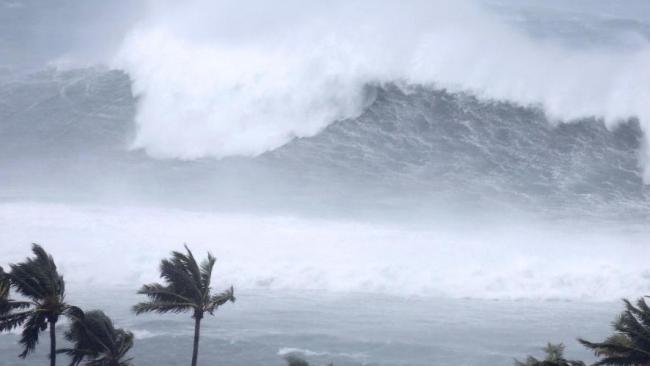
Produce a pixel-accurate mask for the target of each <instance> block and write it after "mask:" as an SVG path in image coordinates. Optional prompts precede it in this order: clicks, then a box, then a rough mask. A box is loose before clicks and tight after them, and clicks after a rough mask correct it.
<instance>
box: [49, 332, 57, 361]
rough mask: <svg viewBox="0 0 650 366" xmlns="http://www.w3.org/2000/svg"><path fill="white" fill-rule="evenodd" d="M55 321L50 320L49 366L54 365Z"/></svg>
mask: <svg viewBox="0 0 650 366" xmlns="http://www.w3.org/2000/svg"><path fill="white" fill-rule="evenodd" d="M55 327H56V322H50V366H56V328H55Z"/></svg>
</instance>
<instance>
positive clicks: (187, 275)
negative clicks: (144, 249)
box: [133, 245, 235, 366]
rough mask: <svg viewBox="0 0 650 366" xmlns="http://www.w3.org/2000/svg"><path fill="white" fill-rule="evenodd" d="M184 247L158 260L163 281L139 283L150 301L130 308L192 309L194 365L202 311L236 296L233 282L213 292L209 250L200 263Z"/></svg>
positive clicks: (138, 309) (141, 292)
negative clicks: (223, 289) (231, 284)
mask: <svg viewBox="0 0 650 366" xmlns="http://www.w3.org/2000/svg"><path fill="white" fill-rule="evenodd" d="M185 250H186V251H187V253H180V252H172V253H171V258H169V259H163V260H162V261H161V262H160V277H161V278H162V279H163V282H164V284H160V283H152V284H148V285H144V286H142V288H141V289H140V291H138V293H139V294H141V295H145V296H147V297H148V298H149V301H146V302H141V303H139V304H137V305H135V306H134V307H133V311H134V312H135V313H136V314H142V313H145V312H157V313H181V312H186V311H192V313H193V314H192V317H193V318H194V346H193V349H192V363H191V365H192V366H196V364H197V358H198V352H199V338H200V329H201V319H203V315H204V314H205V313H206V312H207V313H209V314H210V315H214V311H215V310H217V308H218V307H219V306H221V305H223V304H225V303H226V302H228V301H231V302H234V301H235V296H234V290H233V288H232V286H230V288H229V289H227V290H226V291H224V292H222V293H219V294H212V287H211V279H212V269H213V268H214V264H215V262H216V261H217V259H216V258H215V257H213V256H212V254H210V253H208V258H206V259H205V260H204V261H203V262H201V264H200V265H199V264H198V263H197V261H196V259H195V258H194V255H193V254H192V251H190V248H188V247H187V245H185Z"/></svg>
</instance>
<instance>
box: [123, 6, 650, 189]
mask: <svg viewBox="0 0 650 366" xmlns="http://www.w3.org/2000/svg"><path fill="white" fill-rule="evenodd" d="M156 4H157V5H155V6H152V9H151V11H150V15H149V16H148V17H147V18H145V19H144V20H143V21H142V22H141V23H140V24H139V25H138V26H136V27H135V28H134V29H133V30H132V31H131V33H130V34H129V36H128V37H127V38H126V39H125V41H124V43H123V45H122V48H121V50H120V52H119V53H118V54H117V56H116V57H115V59H114V61H113V63H112V65H113V66H114V67H117V68H121V69H123V70H125V71H126V72H127V73H128V74H129V75H130V76H131V78H132V79H133V91H134V93H135V95H137V96H138V97H139V98H140V100H139V108H138V113H137V116H136V122H137V125H138V134H137V137H136V139H135V143H134V146H133V147H134V148H139V149H144V150H146V151H147V152H148V153H149V154H151V155H152V156H154V157H158V158H180V159H196V158H201V157H217V158H219V157H224V156H231V155H249V156H251V155H252V156H255V155H259V154H261V153H263V152H265V151H268V150H272V149H275V148H277V147H279V146H282V145H284V144H285V143H287V142H288V141H290V140H292V139H293V138H295V137H306V136H313V135H315V134H317V133H318V132H319V131H321V130H322V129H323V128H325V127H326V126H327V125H329V124H330V123H332V122H334V121H336V120H341V119H346V118H354V117H356V116H358V115H359V114H360V113H361V112H362V111H363V109H364V107H365V106H366V105H367V103H368V100H369V98H370V99H371V98H372V96H369V95H368V94H367V88H366V86H367V85H369V84H370V85H372V84H383V83H387V82H396V81H397V82H404V83H405V84H407V85H434V86H436V87H438V88H446V89H450V90H453V91H469V92H472V93H475V94H476V95H478V96H479V97H481V98H484V99H487V100H491V99H496V100H508V101H512V102H514V103H519V104H522V105H537V106H541V107H542V109H543V110H544V111H545V113H546V114H547V115H548V116H549V119H550V120H553V121H556V122H560V121H572V120H575V119H580V118H584V117H595V118H596V119H598V120H602V121H605V123H606V124H607V125H608V126H609V127H614V126H616V125H617V124H618V123H620V122H621V121H623V120H627V119H628V118H631V117H636V118H639V120H640V124H641V127H642V129H643V130H644V131H645V130H647V126H648V123H650V122H649V121H650V109H649V108H648V107H647V103H646V101H647V100H648V99H649V98H650V88H648V87H647V85H650V73H649V72H647V68H645V67H644V65H646V64H647V63H648V60H650V46H649V44H648V41H647V40H646V41H639V42H636V47H635V48H633V49H628V50H620V49H615V50H613V49H608V48H599V47H586V48H576V49H568V48H566V47H563V46H562V45H560V44H556V43H553V42H551V41H548V40H539V39H535V38H533V37H531V36H528V35H526V34H524V33H523V32H522V31H520V30H517V29H515V28H513V27H512V26H509V25H506V24H504V23H503V22H502V21H500V20H499V19H498V18H497V17H495V16H494V15H493V14H490V13H488V12H486V11H485V10H484V9H482V8H481V7H479V6H477V5H476V4H474V3H473V2H470V1H459V2H453V3H452V2H448V1H434V2H430V1H415V2H412V3H410V4H409V6H403V4H401V3H400V2H397V1H386V2H382V3H381V4H379V5H377V4H374V3H372V4H370V3H369V2H366V1H361V2H355V3H354V4H348V3H347V2H343V1H341V2H334V3H333V4H331V6H329V7H327V9H324V8H321V7H317V8H318V9H317V10H318V13H311V12H310V11H309V10H305V9H300V10H299V15H300V16H297V17H296V18H290V19H288V20H287V22H285V23H283V24H282V25H278V24H275V23H272V22H268V21H269V18H267V17H270V18H272V17H273V16H274V15H277V13H278V12H279V11H281V10H274V9H272V7H269V6H268V5H264V4H255V3H254V2H252V5H259V6H262V8H264V9H265V10H268V12H262V13H264V14H266V15H260V16H259V19H256V20H257V21H259V22H260V23H265V22H266V23H271V24H273V25H274V26H273V27H271V28H270V29H269V30H268V31H267V32H263V34H254V33H255V32H250V30H241V29H239V28H237V27H235V28H234V29H235V30H229V29H227V27H228V24H237V22H238V19H240V18H242V19H245V18H246V17H247V16H250V14H248V13H245V12H243V13H238V12H237V11H236V9H239V7H232V9H235V11H225V12H224V11H218V10H221V9H220V7H221V6H223V7H226V8H227V7H228V6H229V3H228V2H224V3H221V4H213V3H212V2H208V1H205V0H194V1H192V2H190V3H188V4H187V5H186V4H184V6H183V7H177V6H173V5H171V3H169V2H160V3H156ZM249 5H251V4H249ZM241 8H246V7H245V6H242V7H241ZM369 9H372V10H369ZM170 14H173V17H172V18H173V19H174V20H173V21H170ZM220 14H221V15H220ZM223 14H228V16H227V19H226V18H224V19H221V18H220V17H224V15H223ZM388 20H390V21H388ZM215 24H217V25H215ZM238 30H239V31H241V33H238ZM605 31H606V30H605ZM644 149H645V148H644ZM642 155H643V160H646V159H645V156H646V155H647V152H644V153H643V154H642ZM649 174H650V173H646V174H645V175H646V177H645V178H648V177H649V176H648V175H649ZM646 180H647V179H646Z"/></svg>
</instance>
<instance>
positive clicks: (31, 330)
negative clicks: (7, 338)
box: [19, 311, 47, 358]
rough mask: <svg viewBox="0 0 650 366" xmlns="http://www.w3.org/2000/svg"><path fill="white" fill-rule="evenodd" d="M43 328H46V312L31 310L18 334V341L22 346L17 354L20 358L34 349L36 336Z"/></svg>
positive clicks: (36, 342) (36, 340) (36, 341)
mask: <svg viewBox="0 0 650 366" xmlns="http://www.w3.org/2000/svg"><path fill="white" fill-rule="evenodd" d="M45 329H47V316H46V314H45V313H43V312H37V311H34V312H31V314H30V315H29V316H28V317H27V321H26V322H25V325H24V327H23V332H22V334H21V336H20V341H19V343H20V344H21V345H22V346H23V352H22V353H21V354H20V355H19V357H20V358H25V357H27V355H28V354H30V353H31V352H33V351H34V349H35V348H36V345H37V344H38V336H39V334H40V333H41V332H42V331H44V330H45Z"/></svg>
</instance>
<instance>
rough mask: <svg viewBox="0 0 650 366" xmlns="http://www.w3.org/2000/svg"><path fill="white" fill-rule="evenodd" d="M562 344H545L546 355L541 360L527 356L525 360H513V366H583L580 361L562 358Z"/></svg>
mask: <svg viewBox="0 0 650 366" xmlns="http://www.w3.org/2000/svg"><path fill="white" fill-rule="evenodd" d="M564 348H565V347H564V345H563V344H562V343H560V344H551V343H549V344H547V345H546V347H544V353H546V357H545V358H544V359H543V360H538V359H536V358H535V357H533V356H528V358H527V359H526V361H525V362H521V361H517V360H515V366H584V365H585V363H584V362H582V361H572V360H567V359H565V358H564Z"/></svg>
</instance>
